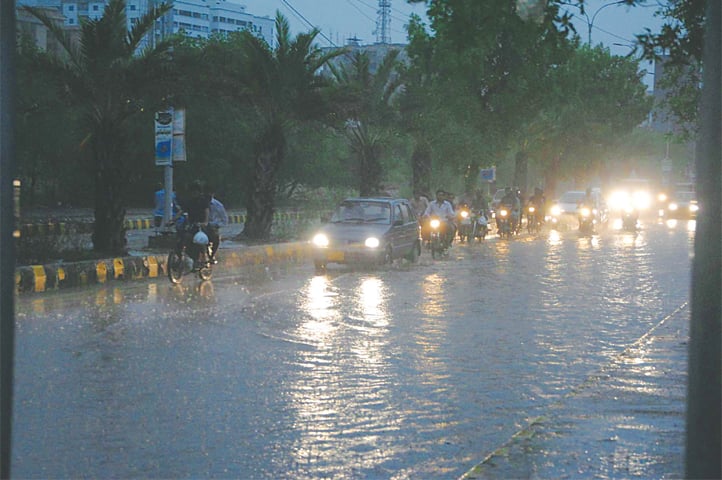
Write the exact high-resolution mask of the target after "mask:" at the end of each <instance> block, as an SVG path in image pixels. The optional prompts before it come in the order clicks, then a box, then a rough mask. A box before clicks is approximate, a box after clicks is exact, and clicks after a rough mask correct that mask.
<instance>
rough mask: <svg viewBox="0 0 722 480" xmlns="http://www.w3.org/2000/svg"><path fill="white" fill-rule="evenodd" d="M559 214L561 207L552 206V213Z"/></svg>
mask: <svg viewBox="0 0 722 480" xmlns="http://www.w3.org/2000/svg"><path fill="white" fill-rule="evenodd" d="M561 214H562V209H561V207H560V206H559V205H554V206H553V207H552V215H561Z"/></svg>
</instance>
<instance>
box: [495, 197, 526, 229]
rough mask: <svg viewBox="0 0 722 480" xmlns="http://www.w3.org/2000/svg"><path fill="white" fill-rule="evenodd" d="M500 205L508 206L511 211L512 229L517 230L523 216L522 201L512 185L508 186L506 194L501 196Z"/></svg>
mask: <svg viewBox="0 0 722 480" xmlns="http://www.w3.org/2000/svg"><path fill="white" fill-rule="evenodd" d="M500 205H502V206H504V207H506V208H507V209H508V210H509V212H510V215H509V218H510V221H511V229H512V231H516V228H517V225H518V224H519V219H520V218H521V217H520V215H521V202H520V200H519V196H518V195H517V193H516V192H515V191H514V189H512V188H511V187H506V189H505V190H504V196H503V197H502V198H501V202H500Z"/></svg>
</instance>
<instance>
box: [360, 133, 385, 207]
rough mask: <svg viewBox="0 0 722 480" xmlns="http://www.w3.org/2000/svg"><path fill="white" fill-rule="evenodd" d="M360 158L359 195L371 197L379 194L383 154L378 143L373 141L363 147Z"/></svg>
mask: <svg viewBox="0 0 722 480" xmlns="http://www.w3.org/2000/svg"><path fill="white" fill-rule="evenodd" d="M359 156H360V158H359V166H360V171H359V180H360V181H359V195H360V196H362V197H371V196H374V195H378V194H379V192H380V191H381V172H382V168H381V163H380V161H379V157H380V156H381V151H380V148H379V146H378V145H377V144H374V143H371V144H366V145H363V146H362V147H361V151H360V155H359Z"/></svg>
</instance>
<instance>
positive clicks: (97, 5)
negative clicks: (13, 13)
mask: <svg viewBox="0 0 722 480" xmlns="http://www.w3.org/2000/svg"><path fill="white" fill-rule="evenodd" d="M106 3H107V1H105V0H94V1H92V0H91V1H89V0H18V5H31V6H38V7H45V8H52V7H54V8H57V9H58V10H59V11H60V13H61V15H62V16H63V18H64V20H63V23H64V24H65V25H66V26H67V27H70V28H72V27H77V26H78V25H80V22H81V19H82V18H91V19H98V18H100V17H102V15H103V10H104V9H105V4H106ZM160 3H161V0H126V16H127V19H128V29H130V28H132V26H133V25H134V24H135V23H137V22H138V19H140V18H141V17H142V16H143V15H144V14H145V13H146V12H147V11H148V10H149V9H150V8H152V7H153V6H155V5H157V4H160ZM274 29H275V21H274V20H273V19H272V18H269V17H267V16H263V17H260V16H256V15H253V14H251V13H248V12H246V7H245V6H244V5H242V4H240V3H237V2H235V1H232V0H174V1H173V10H171V12H169V13H168V15H166V16H165V17H164V18H163V19H162V21H160V22H159V23H158V25H157V26H156V31H155V39H157V38H160V37H163V36H165V35H168V34H170V33H178V32H183V33H184V34H186V35H188V36H190V37H195V38H208V37H210V36H211V35H212V34H224V33H230V32H235V31H240V30H248V31H250V32H253V33H254V34H255V35H257V36H259V37H261V38H263V39H264V40H265V41H266V42H267V43H268V44H269V45H273V43H274V39H275V34H274Z"/></svg>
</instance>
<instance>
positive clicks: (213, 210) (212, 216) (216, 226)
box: [208, 190, 228, 263]
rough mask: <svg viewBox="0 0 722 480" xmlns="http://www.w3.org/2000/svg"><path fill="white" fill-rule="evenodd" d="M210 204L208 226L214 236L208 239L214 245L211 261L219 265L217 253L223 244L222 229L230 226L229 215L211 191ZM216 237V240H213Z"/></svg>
mask: <svg viewBox="0 0 722 480" xmlns="http://www.w3.org/2000/svg"><path fill="white" fill-rule="evenodd" d="M210 198H211V201H210V204H209V209H210V212H209V215H208V226H209V227H210V228H209V230H210V231H211V232H212V235H209V236H208V239H209V240H210V241H211V242H212V243H213V246H212V248H211V261H212V262H213V263H218V260H217V259H216V252H217V251H218V245H219V244H220V243H221V234H220V228H221V227H225V226H226V225H228V213H226V208H225V207H224V206H223V204H222V203H221V202H220V200H218V199H217V198H216V196H215V193H214V192H213V191H212V190H211V192H210ZM212 237H214V238H212Z"/></svg>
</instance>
